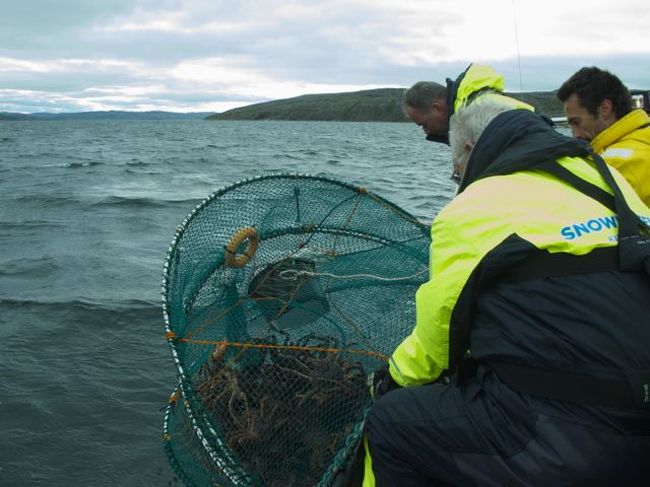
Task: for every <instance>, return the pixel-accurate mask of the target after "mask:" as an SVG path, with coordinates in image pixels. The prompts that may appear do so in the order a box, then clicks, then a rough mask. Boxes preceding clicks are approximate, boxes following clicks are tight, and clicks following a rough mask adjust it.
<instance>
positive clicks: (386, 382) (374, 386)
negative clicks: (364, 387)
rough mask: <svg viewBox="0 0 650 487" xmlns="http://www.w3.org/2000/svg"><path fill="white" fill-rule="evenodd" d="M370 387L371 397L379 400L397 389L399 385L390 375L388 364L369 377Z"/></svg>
mask: <svg viewBox="0 0 650 487" xmlns="http://www.w3.org/2000/svg"><path fill="white" fill-rule="evenodd" d="M368 386H369V387H370V396H371V397H372V398H373V399H374V400H377V399H379V398H380V397H381V396H383V395H384V394H386V393H387V392H390V391H392V390H393V389H397V388H398V387H399V384H398V383H397V382H395V380H394V379H393V377H392V376H391V375H390V372H389V370H388V364H386V365H384V366H383V367H381V368H380V369H377V370H375V371H374V372H373V373H371V374H370V376H368Z"/></svg>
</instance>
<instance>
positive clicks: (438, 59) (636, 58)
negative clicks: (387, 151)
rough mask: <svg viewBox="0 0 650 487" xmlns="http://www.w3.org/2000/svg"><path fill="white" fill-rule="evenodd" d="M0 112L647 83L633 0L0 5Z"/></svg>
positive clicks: (638, 2) (648, 44)
mask: <svg viewBox="0 0 650 487" xmlns="http://www.w3.org/2000/svg"><path fill="white" fill-rule="evenodd" d="M0 12H1V15H0V112H3V111H4V112H20V113H34V112H44V111H47V112H79V111H98V110H132V111H148V110H165V111H177V112H222V111H225V110H228V109H231V108H235V107H239V106H244V105H250V104H253V103H259V102H262V101H268V100H277V99H283V98H290V97H294V96H299V95H304V94H312V93H336V92H347V91H357V90H364V89H372V88H389V87H398V88H406V87H409V86H411V85H412V84H413V83H415V82H416V81H419V80H431V81H437V82H439V83H443V82H444V80H445V78H447V77H451V78H455V77H456V76H457V75H458V74H460V73H461V72H462V71H463V70H464V69H465V68H466V67H467V65H468V64H469V63H471V62H476V63H482V64H490V65H491V66H493V67H494V68H495V69H497V71H499V72H501V73H502V74H503V75H504V76H505V78H506V91H511V92H516V91H549V90H555V89H557V88H558V87H559V86H560V85H561V84H562V82H563V81H564V80H566V79H567V78H568V77H569V76H570V75H571V74H573V73H574V72H575V71H577V70H578V69H579V68H581V67H583V66H593V65H595V66H599V67H601V68H604V69H608V70H610V71H611V72H613V73H614V74H616V75H618V76H619V77H620V78H621V80H622V81H623V82H624V83H625V84H626V85H627V86H628V88H641V89H650V9H649V8H648V7H647V4H646V2H645V0H643V1H642V0H608V1H603V0H544V1H535V2H533V1H532V0H489V1H488V0H257V1H255V0H0Z"/></svg>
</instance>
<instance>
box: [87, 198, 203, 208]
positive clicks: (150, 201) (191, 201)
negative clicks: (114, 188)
mask: <svg viewBox="0 0 650 487" xmlns="http://www.w3.org/2000/svg"><path fill="white" fill-rule="evenodd" d="M201 201H202V199H201V198H188V199H179V200H173V199H160V198H148V197H127V196H108V197H106V198H103V199H101V200H100V201H98V202H97V203H94V204H93V205H92V206H118V207H134V208H152V207H153V208H159V207H164V206H170V205H183V206H191V207H194V206H196V205H198V204H199V203H200V202H201Z"/></svg>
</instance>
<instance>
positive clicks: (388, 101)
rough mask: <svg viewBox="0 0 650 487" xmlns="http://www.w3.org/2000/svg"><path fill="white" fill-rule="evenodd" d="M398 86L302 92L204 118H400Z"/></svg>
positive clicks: (388, 119) (348, 119) (369, 120)
mask: <svg viewBox="0 0 650 487" xmlns="http://www.w3.org/2000/svg"><path fill="white" fill-rule="evenodd" d="M403 92H404V90H403V89H401V88H380V89H375V90H363V91H355V92H349V93H332V94H318V95H302V96H297V97H294V98H287V99H284V100H274V101H267V102H263V103H256V104H254V105H248V106H245V107H240V108H234V109H232V110H228V111H226V112H223V113H219V114H216V115H212V116H210V117H208V120H314V121H316V120H323V121H330V120H331V121H334V120H343V121H350V122H404V121H407V119H406V117H405V116H404V114H403V113H402V93H403Z"/></svg>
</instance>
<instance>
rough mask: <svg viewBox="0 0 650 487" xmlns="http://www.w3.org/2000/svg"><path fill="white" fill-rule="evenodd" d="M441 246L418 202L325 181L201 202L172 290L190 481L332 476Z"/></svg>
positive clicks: (259, 185) (258, 181)
mask: <svg viewBox="0 0 650 487" xmlns="http://www.w3.org/2000/svg"><path fill="white" fill-rule="evenodd" d="M429 245H430V238H429V228H428V227H427V226H426V225H424V224H421V223H419V222H418V221H417V220H416V219H415V218H413V217H412V216H411V215H409V214H408V213H407V212H405V211H403V210H402V209H400V208H399V207H397V206H395V205H394V204H392V203H390V202H388V201H387V200H385V199H383V198H381V197H379V196H377V195H375V194H373V193H371V192H369V191H367V190H366V189H364V188H359V187H355V186H353V185H350V184H346V183H342V182H339V181H336V180H332V179H329V178H324V177H319V176H304V175H287V174H277V175H269V176H262V177H259V178H254V179H249V180H245V181H242V182H239V183H235V184H233V185H231V186H228V187H226V188H224V189H222V190H220V191H217V192H216V193H214V194H212V195H211V196H209V197H208V198H206V200H205V201H203V202H202V203H201V204H200V205H199V206H198V207H197V208H196V209H194V210H193V211H192V212H191V213H190V215H189V216H188V217H187V218H186V219H185V221H184V222H183V223H182V224H181V225H180V226H179V228H178V230H177V232H176V234H175V237H174V239H173V241H172V244H171V246H170V249H169V251H168V254H167V258H166V261H165V267H164V273H163V290H162V291H163V314H164V318H165V327H166V331H167V338H168V342H169V345H170V348H171V351H172V356H173V359H174V362H175V365H176V368H177V372H178V377H179V392H178V396H179V397H180V399H179V400H177V401H176V406H175V411H177V414H176V415H172V414H171V413H170V415H168V418H169V420H170V421H171V420H173V419H174V418H182V419H183V418H184V419H183V421H182V423H178V422H176V423H174V422H173V421H172V422H169V421H168V422H167V423H166V424H169V426H170V427H169V429H168V430H167V431H166V442H167V444H168V445H169V448H171V450H169V451H173V452H174V457H175V458H177V459H179V458H180V459H182V460H181V463H182V468H180V467H179V468H178V471H179V472H180V471H181V470H182V473H183V476H184V477H183V478H184V479H185V482H186V483H187V484H188V485H198V486H202V485H223V486H226V487H230V486H274V485H283V486H285V485H286V486H301V485H310V486H311V485H318V486H319V487H328V486H330V485H331V483H332V481H333V479H334V476H335V473H336V471H337V470H338V469H339V468H340V467H341V466H342V465H344V463H345V461H346V459H347V457H348V455H349V454H350V452H351V451H353V449H354V447H355V446H356V444H357V443H358V441H359V439H360V436H361V425H362V421H363V418H364V415H365V411H366V410H367V407H368V406H369V405H370V397H369V394H368V389H367V386H366V382H365V378H366V377H367V375H368V374H370V373H371V372H373V371H374V370H376V369H377V368H379V367H380V366H382V365H383V364H384V363H385V361H386V358H387V357H388V355H389V354H390V353H391V352H392V351H393V350H394V348H395V347H396V346H397V345H398V344H399V342H401V340H402V339H403V338H404V337H405V336H406V335H407V334H408V333H410V331H411V328H412V326H413V323H414V321H415V316H414V315H415V313H414V308H415V306H414V302H413V301H414V296H415V291H416V290H417V288H418V287H419V285H420V284H422V283H423V282H424V281H425V279H426V277H427V274H426V271H427V268H428V249H429ZM242 247H244V250H242V249H241V248H242ZM229 255H230V256H231V257H232V256H234V257H240V258H241V259H240V260H239V261H238V263H241V264H242V265H234V266H233V265H231V264H232V261H231V260H230V258H229ZM281 404H286V407H285V408H284V409H282V408H283V406H281ZM179 425H181V426H183V427H182V428H181V427H180V426H179ZM288 453H291V455H288ZM171 463H172V466H174V464H176V465H179V464H180V463H179V462H178V461H177V462H171ZM174 468H175V469H176V467H174ZM206 478H209V482H206V481H205V479H206Z"/></svg>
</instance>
